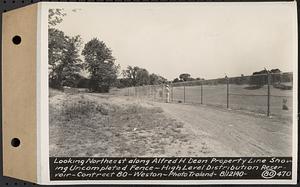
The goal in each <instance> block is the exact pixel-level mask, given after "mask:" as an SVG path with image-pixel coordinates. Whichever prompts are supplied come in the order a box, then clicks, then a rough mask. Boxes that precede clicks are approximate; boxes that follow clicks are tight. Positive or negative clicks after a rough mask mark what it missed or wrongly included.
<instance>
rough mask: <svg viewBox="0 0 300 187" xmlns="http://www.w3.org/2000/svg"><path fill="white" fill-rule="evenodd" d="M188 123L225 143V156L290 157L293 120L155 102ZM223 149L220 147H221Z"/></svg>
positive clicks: (194, 129) (191, 126)
mask: <svg viewBox="0 0 300 187" xmlns="http://www.w3.org/2000/svg"><path fill="white" fill-rule="evenodd" d="M155 105H157V106H160V107H162V109H163V110H164V111H165V112H166V113H168V114H169V115H171V116H172V117H174V118H176V119H177V120H181V121H183V122H184V123H185V127H186V128H190V129H191V130H192V131H193V133H194V134H195V135H196V136H197V134H199V136H201V135H203V132H205V133H206V134H207V136H209V137H210V139H213V140H216V141H218V142H220V143H221V144H222V145H223V148H224V150H218V151H217V150H215V151H216V152H219V151H220V152H222V153H225V154H223V156H291V155H292V123H291V122H290V121H286V120H282V119H275V118H268V117H266V116H255V115H254V114H243V113H239V112H236V111H228V110H227V109H218V108H212V107H210V106H193V105H186V104H173V103H155ZM219 148H220V147H219ZM228 154H229V155H228Z"/></svg>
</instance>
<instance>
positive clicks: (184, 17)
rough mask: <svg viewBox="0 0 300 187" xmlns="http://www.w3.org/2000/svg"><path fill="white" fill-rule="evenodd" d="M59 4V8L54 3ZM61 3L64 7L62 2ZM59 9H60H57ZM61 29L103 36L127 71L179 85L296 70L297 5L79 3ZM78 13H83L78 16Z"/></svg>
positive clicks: (85, 37) (68, 7) (85, 38)
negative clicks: (184, 77)
mask: <svg viewBox="0 0 300 187" xmlns="http://www.w3.org/2000/svg"><path fill="white" fill-rule="evenodd" d="M53 5H54V4H53ZM60 5H61V4H60ZM50 7H55V6H50ZM60 7H63V8H64V10H65V12H66V13H67V15H66V16H65V17H64V20H63V22H62V23H61V24H59V25H58V26H57V28H58V29H61V30H63V31H64V32H65V34H67V35H69V36H75V35H80V36H81V37H82V39H83V42H84V43H86V42H88V41H89V40H91V39H92V38H94V37H96V38H98V39H100V40H102V41H104V42H105V43H106V45H107V46H108V47H109V48H111V49H112V52H113V56H114V57H115V58H116V63H117V64H120V66H121V69H125V68H126V67H127V66H128V65H131V66H139V67H142V68H145V69H147V70H148V71H149V72H150V73H156V74H159V75H161V76H163V77H166V78H167V79H169V80H173V79H174V78H176V77H178V76H179V74H181V73H189V74H191V76H192V77H194V78H197V77H200V78H205V79H212V78H220V77H224V76H225V74H227V75H228V76H240V75H241V74H244V75H250V74H252V73H253V72H255V71H259V70H262V69H264V68H267V69H274V68H279V69H280V70H282V71H285V72H290V71H293V68H294V67H293V61H295V56H296V55H297V49H296V48H297V30H296V29H297V28H296V23H297V20H296V8H295V3H293V2H289V3H89V4H82V3H75V4H73V5H72V4H70V3H68V5H65V6H60ZM73 9H76V10H77V11H72V10H73Z"/></svg>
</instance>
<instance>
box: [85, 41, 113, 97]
mask: <svg viewBox="0 0 300 187" xmlns="http://www.w3.org/2000/svg"><path fill="white" fill-rule="evenodd" d="M82 55H83V56H84V60H85V62H84V68H85V69H86V70H88V72H89V73H90V85H89V89H90V90H91V91H95V92H108V91H109V88H110V87H111V86H112V85H113V84H114V83H115V81H116V80H117V74H118V70H119V66H118V65H115V63H114V62H115V58H114V57H113V56H112V51H111V49H110V48H108V47H107V46H106V44H105V43H104V42H103V41H100V40H99V39H97V38H93V39H92V40H91V41H89V42H88V43H86V44H85V46H84V49H83V51H82Z"/></svg>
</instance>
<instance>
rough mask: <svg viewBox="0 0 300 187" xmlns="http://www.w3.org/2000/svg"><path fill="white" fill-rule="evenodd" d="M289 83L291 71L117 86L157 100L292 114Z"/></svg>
mask: <svg viewBox="0 0 300 187" xmlns="http://www.w3.org/2000/svg"><path fill="white" fill-rule="evenodd" d="M292 82H293V74H292V73H267V74H259V75H252V76H241V77H225V78H220V79H210V80H195V81H184V82H177V83H170V84H162V85H144V86H137V87H129V88H122V89H120V91H119V93H120V94H122V95H126V96H134V97H138V98H143V99H148V100H152V101H156V102H167V97H168V98H169V101H170V102H172V103H191V104H205V105H214V106H220V107H224V108H230V109H238V110H246V111H251V112H255V113H262V114H265V115H267V116H270V115H280V116H288V117H291V116H292V100H293V97H292V95H293V91H292V88H293V85H292ZM166 85H168V86H169V88H167V87H166ZM167 94H168V95H167Z"/></svg>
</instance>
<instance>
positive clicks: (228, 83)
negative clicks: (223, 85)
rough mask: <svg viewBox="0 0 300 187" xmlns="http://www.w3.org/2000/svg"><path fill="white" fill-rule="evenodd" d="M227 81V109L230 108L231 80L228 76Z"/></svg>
mask: <svg viewBox="0 0 300 187" xmlns="http://www.w3.org/2000/svg"><path fill="white" fill-rule="evenodd" d="M226 81H227V108H229V78H228V77H227V76H226Z"/></svg>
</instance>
